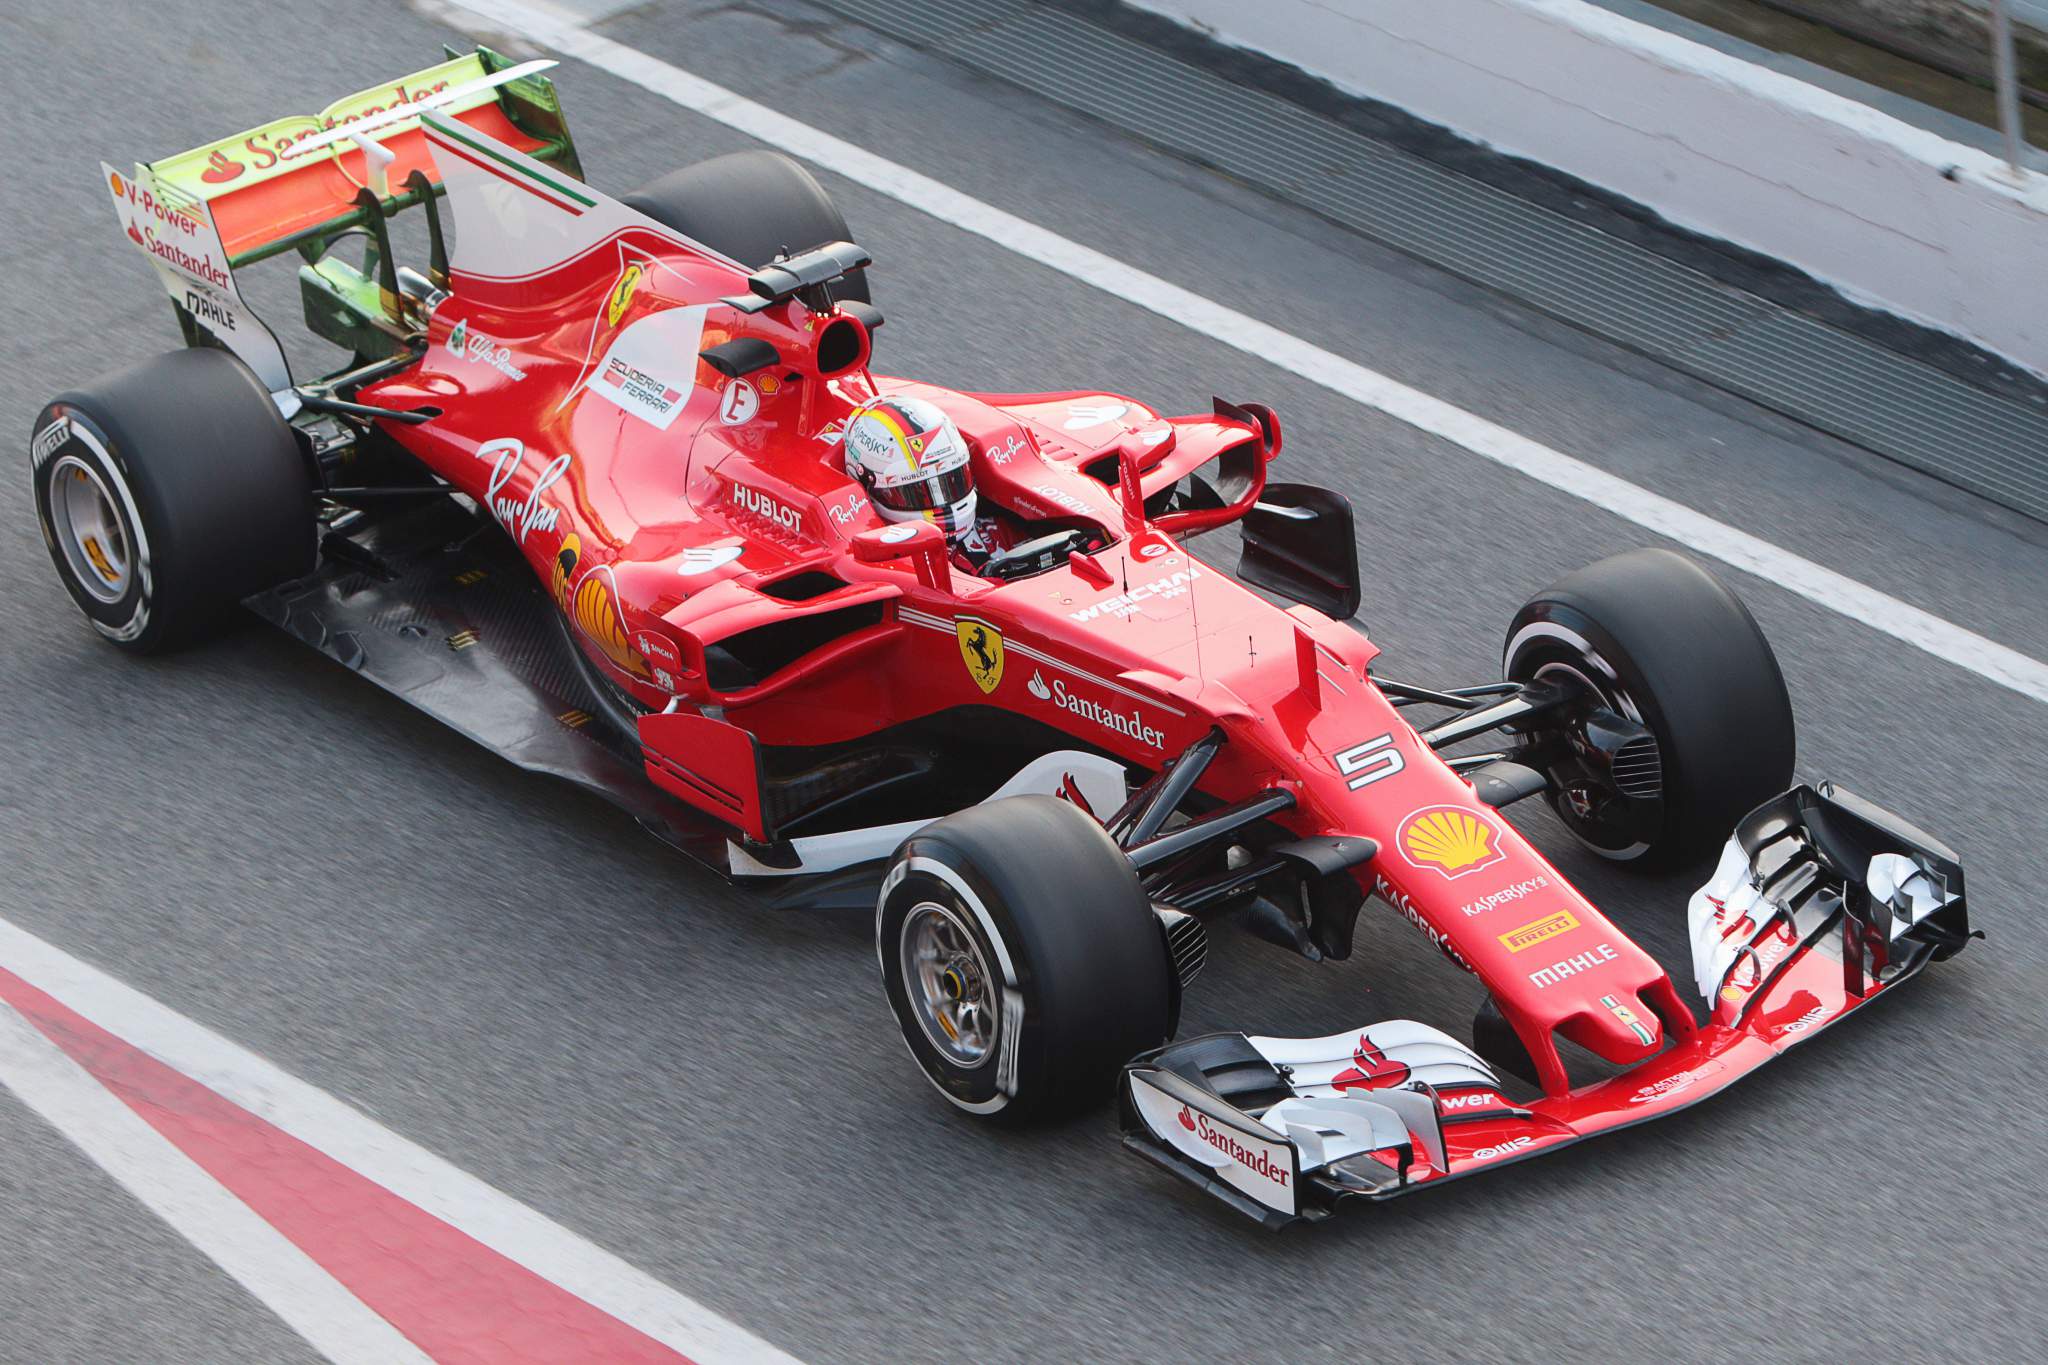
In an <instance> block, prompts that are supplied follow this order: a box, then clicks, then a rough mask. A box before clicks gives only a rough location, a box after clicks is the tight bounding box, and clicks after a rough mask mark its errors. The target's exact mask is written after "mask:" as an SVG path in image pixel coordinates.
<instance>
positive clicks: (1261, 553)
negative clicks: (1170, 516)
mask: <svg viewBox="0 0 2048 1365" xmlns="http://www.w3.org/2000/svg"><path fill="white" fill-rule="evenodd" d="M1237 576H1238V577H1239V578H1241V579H1243V580H1244V581H1245V582H1247V583H1250V584H1252V585H1254V586H1255V587H1261V588H1264V589H1266V590H1267V591H1268V592H1271V593H1276V594H1278V595H1279V596H1281V597H1285V598H1287V599H1289V600H1290V601H1294V602H1300V603H1302V604H1303V605H1304V606H1310V607H1314V608H1315V609H1316V610H1317V611H1319V612H1321V613H1322V614H1323V615H1325V616H1327V617H1329V618H1331V619H1332V620H1335V621H1349V620H1350V619H1351V618H1352V617H1354V616H1356V615H1357V614H1358V604H1359V602H1360V601H1361V600H1362V599H1363V597H1364V593H1363V591H1362V590H1361V588H1360V587H1359V582H1358V538H1357V534H1356V532H1355V531H1354V529H1353V523H1352V516H1351V500H1350V499H1349V498H1346V497H1345V496H1344V495H1343V494H1342V493H1333V492H1331V491H1330V490H1329V489H1327V488H1317V487H1314V486H1313V485H1311V484H1305V483H1269V484H1267V485H1266V487H1265V490H1264V491H1263V492H1261V493H1260V494H1259V500H1258V501H1257V502H1255V503H1253V504H1252V508H1251V510H1250V511H1249V512H1246V513H1245V515H1244V554H1243V555H1242V557H1240V558H1239V560H1238V562H1237Z"/></svg>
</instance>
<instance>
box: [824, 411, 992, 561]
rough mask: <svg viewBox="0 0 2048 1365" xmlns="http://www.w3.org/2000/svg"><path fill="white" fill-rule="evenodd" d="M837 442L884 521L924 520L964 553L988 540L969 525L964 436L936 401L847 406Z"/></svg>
mask: <svg viewBox="0 0 2048 1365" xmlns="http://www.w3.org/2000/svg"><path fill="white" fill-rule="evenodd" d="M842 448H843V449H844V450H845V452H846V472H847V473H848V474H850V475H852V476H853V477H854V478H855V479H857V480H859V481H860V484H861V486H862V487H863V488H865V489H867V493H868V500H869V501H870V502H872V503H873V504H874V505H875V511H877V512H879V513H880V514H881V516H882V519H883V520H884V521H930V522H933V523H935V524H937V525H938V527H939V528H940V529H941V530H943V531H944V532H945V533H946V539H947V540H948V541H950V542H952V543H953V544H954V545H955V546H956V547H957V548H958V549H960V550H962V551H965V552H966V553H968V554H969V555H975V554H986V553H987V551H988V548H989V547H988V546H987V545H986V544H985V543H983V539H984V538H983V536H982V533H981V531H980V528H978V527H977V526H976V525H975V517H974V507H975V497H974V473H973V471H972V470H971V469H970V468H969V467H968V457H967V442H966V441H964V440H962V439H961V438H960V429H959V428H958V427H956V426H954V425H953V419H952V418H950V417H948V416H946V414H945V412H944V411H943V410H942V409H941V408H940V407H939V405H938V404H936V403H933V402H930V401H928V400H926V399H923V398H883V399H879V400H877V401H875V402H873V403H870V404H868V405H867V406H866V407H864V408H862V409H860V410H859V411H858V412H856V413H854V415H853V420H852V421H850V422H848V423H847V424H846V437H845V440H844V443H843V446H842Z"/></svg>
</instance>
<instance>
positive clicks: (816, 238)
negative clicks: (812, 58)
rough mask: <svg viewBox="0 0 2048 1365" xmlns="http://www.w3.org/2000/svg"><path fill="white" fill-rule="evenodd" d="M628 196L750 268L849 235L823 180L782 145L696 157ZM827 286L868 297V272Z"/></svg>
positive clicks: (847, 296)
mask: <svg viewBox="0 0 2048 1365" xmlns="http://www.w3.org/2000/svg"><path fill="white" fill-rule="evenodd" d="M625 203H626V206H627V207H628V208H631V209H635V210H637V211H638V212H640V213H644V214H646V215H647V216H648V217H649V218H652V219H653V220H654V221H655V222H657V223H661V224H664V225H665V226H668V227H672V228H674V229H675V230H676V231H677V232H680V233H682V234H683V235H684V236H686V237H694V238H695V239H696V240H698V241H700V242H702V243H704V244H705V245H706V246H708V247H712V248H714V249H716V250H718V251H722V252H724V253H725V254H726V255H728V256H730V257H732V258H733V259H734V260H736V261H738V262H739V263H740V264H741V265H744V266H746V267H747V268H748V269H759V268H760V267H761V266H764V265H766V264H768V262H770V261H772V260H774V259H775V258H776V257H777V256H779V255H781V254H782V253H784V252H791V253H794V252H800V251H809V250H810V249H811V248H812V247H817V246H823V245H825V244H826V243H827V242H848V241H852V240H853V234H852V233H851V232H850V231H849V230H848V229H847V226H846V218H845V215H843V214H841V213H840V212H839V208H838V206H837V205H835V204H834V203H833V202H832V196H831V195H829V194H827V193H826V192H825V187H824V186H823V185H820V184H819V183H818V181H817V178H816V177H815V176H813V175H812V174H811V173H810V172H809V171H807V170H805V169H804V168H803V167H802V166H800V165H798V164H797V163H796V162H795V161H792V160H791V159H790V158H788V157H786V156H784V155H782V153H780V152H764V151H750V152H733V153H731V154H730V155H727V156H718V157H713V158H712V159H711V160H709V161H700V162H698V163H697V164H696V165H694V166H685V167H684V168H683V169H682V170H679V171H671V172H669V173H668V174H667V175H665V176H663V177H661V179H659V180H656V181H652V182H650V183H649V184H646V185H643V186H641V187H640V188H639V189H637V190H635V191H633V193H631V194H629V195H627V196H626V198H625ZM831 292H832V297H833V298H835V299H839V300H842V301H851V302H857V303H866V302H868V301H869V300H868V280H867V272H866V271H860V272H858V273H856V274H853V275H851V276H848V277H847V278H846V279H843V280H840V281H838V282H837V283H835V284H833V285H832V286H831Z"/></svg>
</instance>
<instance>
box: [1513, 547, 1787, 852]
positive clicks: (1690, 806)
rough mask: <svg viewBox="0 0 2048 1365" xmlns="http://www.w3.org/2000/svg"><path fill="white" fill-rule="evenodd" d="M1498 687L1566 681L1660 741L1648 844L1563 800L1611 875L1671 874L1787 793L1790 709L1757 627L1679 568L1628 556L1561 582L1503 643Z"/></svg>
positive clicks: (1524, 613)
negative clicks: (1622, 835)
mask: <svg viewBox="0 0 2048 1365" xmlns="http://www.w3.org/2000/svg"><path fill="white" fill-rule="evenodd" d="M1504 667H1505V670H1506V674H1505V676H1506V677H1507V678H1508V679H1510V680H1511V681H1516V682H1527V681H1532V680H1539V679H1542V678H1545V677H1555V676H1565V677H1570V678H1574V679H1577V680H1579V681H1583V682H1585V683H1587V684H1589V685H1591V686H1592V688H1593V689H1594V690H1595V691H1596V692H1597V693H1598V694H1599V695H1600V697H1601V698H1602V700H1603V701H1604V702H1605V704H1606V705H1607V706H1609V707H1611V708H1612V709H1613V710H1615V711H1618V712H1620V713H1621V714H1622V715H1624V716H1626V717H1628V718H1629V719H1631V720H1634V721H1637V722H1638V723H1640V724H1641V725H1643V726H1644V727H1646V728H1647V729H1648V730H1649V731H1650V732H1651V733H1652V734H1653V735H1654V736H1655V737H1656V740H1657V747H1658V758H1659V760H1660V762H1661V770H1662V771H1661V780H1662V800H1663V815H1662V819H1661V827H1660V828H1658V829H1656V830H1655V831H1653V832H1651V833H1650V835H1649V837H1634V838H1630V839H1628V840H1626V841H1623V840H1617V839H1616V838H1614V837H1612V836H1611V835H1610V834H1608V833H1607V832H1605V831H1604V830H1603V828H1602V827H1601V826H1600V825H1599V824H1598V822H1597V821H1593V820H1589V819H1588V818H1587V817H1586V816H1585V814H1584V812H1583V811H1582V810H1580V809H1579V808H1577V807H1575V806H1574V805H1573V804H1572V803H1571V801H1570V800H1569V799H1568V798H1567V797H1566V796H1565V795H1564V794H1559V795H1556V796H1554V797H1553V798H1552V800H1553V805H1554V806H1555V807H1556V809H1557V812H1558V815H1559V816H1560V818H1562V819H1563V821H1564V823H1565V825H1566V826H1567V827H1568V828H1569V829H1571V831H1572V833H1573V834H1574V835H1576V836H1577V837H1578V838H1579V840H1580V842H1582V843H1584V844H1585V845H1586V846H1587V847H1588V848H1590V849H1592V850H1593V851H1594V852H1595V853H1598V854H1600V855H1601V856H1602V857H1605V858H1609V859H1612V860H1614V861H1617V862H1638V863H1642V864H1645V865H1648V866H1670V865H1673V864H1676V863H1681V862H1685V861H1688V860H1690V859H1693V858H1695V857H1698V856H1699V855H1701V854H1703V853H1706V852H1708V851H1710V850H1711V849H1713V848H1716V847H1718V846H1719V845H1720V844H1721V843H1722V842H1723V841H1724V840H1726V839H1727V838H1728V835H1729V832H1730V831H1731V830H1732V829H1733V827H1734V825H1735V822H1736V820H1737V819H1739V818H1740V817H1741V816H1743V815H1745V814H1747V813H1748V812H1749V811H1751V810H1753V809H1754V808H1755V807H1756V806H1758V805H1760V804H1761V803H1762V802H1764V801H1766V800H1768V799H1769V798H1771V797H1773V796H1776V795H1778V794H1779V793H1780V792H1783V791H1784V790H1785V789H1786V788H1787V787H1789V786H1790V785H1791V781H1792V763H1793V759H1794V757H1795V748H1796V744H1795V737H1794V730H1793V724H1792V699H1791V697H1790V696H1789V695H1787V693H1786V690H1785V678H1784V675H1783V674H1782V673H1781V672H1780V671H1779V669H1778V660H1777V656H1776V655H1774V654H1773V653H1772V652H1771V646H1770V644H1769V642H1768V641H1766V640H1765V639H1764V635H1763V631H1762V630H1761V629H1759V628H1758V626H1757V623H1756V618H1755V617H1753V616H1751V615H1750V614H1749V609H1748V608H1747V607H1745V606H1744V605H1743V604H1742V601H1741V599H1740V598H1738V597H1736V595H1735V594H1734V593H1733V592H1731V591H1729V589H1728V587H1727V585H1726V584H1724V583H1722V582H1721V580H1720V579H1718V578H1716V577H1714V576H1713V575H1712V574H1710V573H1708V572H1707V571H1706V570H1705V569H1704V568H1702V567H1700V566H1699V565H1698V564H1696V563H1694V562H1693V561H1692V560H1690V559H1688V558H1686V557H1685V556H1683V555H1680V554H1675V553H1673V552H1671V551H1669V550H1650V549H1646V550H1631V551H1628V552H1627V553H1625V554H1619V555H1614V556H1612V557H1611V558H1608V559H1603V560H1600V561H1599V562H1598V563H1595V564H1589V565H1587V566H1586V567H1585V568H1583V569H1580V570H1578V571H1576V572H1575V573H1570V574H1566V575H1565V576H1564V577H1563V578H1561V579H1559V580H1558V581H1557V582H1556V583H1554V584H1552V585H1551V586H1550V587H1549V588H1547V589H1545V590H1544V591H1543V592H1540V593H1538V594H1537V595H1536V596H1535V597H1533V598H1532V599H1530V601H1529V602H1528V604H1527V605H1525V606H1524V607H1523V608H1522V609H1521V610H1520V611H1519V612H1517V613H1516V614H1515V618H1514V622H1513V624H1512V625H1511V626H1510V627H1509V629H1508V637H1507V645H1506V649H1505V659H1504Z"/></svg>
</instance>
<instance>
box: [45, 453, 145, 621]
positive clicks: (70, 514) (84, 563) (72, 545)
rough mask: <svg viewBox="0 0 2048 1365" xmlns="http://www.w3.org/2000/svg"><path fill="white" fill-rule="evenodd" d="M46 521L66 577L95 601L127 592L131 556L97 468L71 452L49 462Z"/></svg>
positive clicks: (124, 531) (117, 598) (125, 533)
mask: <svg viewBox="0 0 2048 1365" xmlns="http://www.w3.org/2000/svg"><path fill="white" fill-rule="evenodd" d="M49 478H50V520H51V522H52V523H54V525H55V528H56V532H57V543H58V545H59V546H60V547H61V548H62V549H63V551H64V559H65V562H66V563H67V564H68V565H69V566H70V569H71V577H72V578H73V579H74V580H75V581H76V582H77V583H78V584H79V586H81V587H83V588H84V589H85V590H86V591H87V592H88V593H90V594H92V596H93V597H94V598H95V599H96V600H98V601H101V602H118V601H120V600H121V598H122V596H123V595H124V594H126V593H127V591H128V583H129V580H130V578H131V577H132V576H133V566H134V556H133V555H132V554H131V553H130V551H129V548H128V530H127V527H126V526H125V525H123V524H122V521H121V514H120V512H119V511H117V510H116V509H115V506H114V497H113V494H112V493H110V492H109V491H108V489H107V485H106V484H105V482H103V481H102V480H101V478H100V475H99V471H98V470H95V469H94V468H93V467H92V466H91V465H88V464H87V463H85V461H83V460H81V459H79V458H78V457H77V456H75V455H66V456H64V457H63V458H61V459H59V460H57V461H56V462H55V463H54V464H52V465H51V466H50V475H49Z"/></svg>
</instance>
